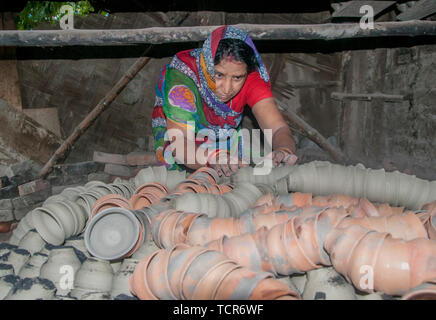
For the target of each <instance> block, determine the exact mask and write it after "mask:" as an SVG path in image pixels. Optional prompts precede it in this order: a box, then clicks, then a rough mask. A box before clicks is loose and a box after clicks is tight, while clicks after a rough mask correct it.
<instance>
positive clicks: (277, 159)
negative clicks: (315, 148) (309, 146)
mask: <svg viewBox="0 0 436 320" xmlns="http://www.w3.org/2000/svg"><path fill="white" fill-rule="evenodd" d="M269 156H270V157H271V158H272V163H273V167H277V166H278V165H279V164H285V165H293V164H295V162H297V160H298V157H297V156H296V155H295V154H294V153H293V152H292V151H291V149H289V148H286V147H279V148H277V149H276V150H274V151H273V152H271V154H270V155H269Z"/></svg>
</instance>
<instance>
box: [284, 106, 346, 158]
mask: <svg viewBox="0 0 436 320" xmlns="http://www.w3.org/2000/svg"><path fill="white" fill-rule="evenodd" d="M279 108H280V110H281V112H282V115H283V117H284V118H285V119H286V120H288V121H289V122H290V123H291V124H293V125H295V126H296V127H297V128H298V129H300V130H302V131H303V132H304V133H305V134H306V135H307V137H308V138H309V139H311V140H312V141H313V142H315V143H316V144H317V145H319V146H320V147H321V148H323V149H324V150H325V151H327V152H328V153H329V154H330V155H331V157H332V158H333V159H334V160H336V161H338V162H339V163H342V164H345V163H346V161H347V157H346V156H345V155H344V154H343V153H342V151H341V150H339V149H338V148H336V147H334V146H333V145H331V144H330V143H329V142H328V140H327V139H326V138H324V137H323V135H322V134H321V133H319V132H318V131H317V130H316V129H315V128H313V127H312V126H310V125H309V124H308V123H307V122H306V121H304V120H303V119H301V118H300V117H299V116H298V115H297V114H296V113H294V112H292V111H291V110H284V108H282V107H279Z"/></svg>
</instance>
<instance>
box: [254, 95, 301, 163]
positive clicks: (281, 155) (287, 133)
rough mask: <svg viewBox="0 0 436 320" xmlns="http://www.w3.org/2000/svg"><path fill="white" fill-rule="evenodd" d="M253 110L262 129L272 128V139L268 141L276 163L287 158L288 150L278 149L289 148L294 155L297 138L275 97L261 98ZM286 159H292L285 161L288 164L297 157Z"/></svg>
mask: <svg viewBox="0 0 436 320" xmlns="http://www.w3.org/2000/svg"><path fill="white" fill-rule="evenodd" d="M252 111H253V114H254V116H255V117H256V120H257V122H258V123H259V126H260V128H261V129H262V131H265V130H266V129H271V130H272V139H271V140H272V141H268V142H269V143H270V144H271V146H272V150H273V161H274V165H277V164H278V163H280V162H283V161H284V160H285V159H286V155H285V153H286V152H276V151H278V150H286V149H288V150H289V151H290V152H291V153H292V155H293V154H294V153H295V149H296V146H295V140H294V138H293V136H292V132H291V130H290V128H289V126H288V124H287V123H286V121H285V119H283V116H282V115H281V113H280V111H279V109H278V107H277V104H276V103H275V101H274V98H266V99H263V100H260V101H259V102H257V103H256V104H255V105H254V106H253V107H252ZM286 160H290V161H285V162H287V163H288V164H293V163H295V161H296V160H297V159H296V157H295V156H294V157H293V158H292V159H289V157H288V159H286ZM292 162H293V163H292Z"/></svg>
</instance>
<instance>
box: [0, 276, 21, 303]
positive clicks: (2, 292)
mask: <svg viewBox="0 0 436 320" xmlns="http://www.w3.org/2000/svg"><path fill="white" fill-rule="evenodd" d="M19 281H20V277H18V276H16V275H12V274H11V275H7V276H4V277H0V300H4V299H5V298H6V297H7V296H8V294H9V293H10V292H11V291H12V290H13V289H14V287H15V285H16V284H17V283H18V282H19Z"/></svg>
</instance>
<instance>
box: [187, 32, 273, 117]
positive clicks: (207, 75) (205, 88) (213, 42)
mask: <svg viewBox="0 0 436 320" xmlns="http://www.w3.org/2000/svg"><path fill="white" fill-rule="evenodd" d="M222 39H239V40H242V41H244V42H245V43H246V44H247V45H248V46H250V48H251V49H252V50H253V52H254V54H255V57H256V60H257V62H258V67H257V71H258V72H259V74H260V77H261V78H262V79H263V80H264V81H265V82H269V75H268V71H267V69H266V67H265V64H264V63H263V61H262V59H261V57H260V55H259V53H258V51H257V49H256V47H255V46H254V44H253V41H252V40H251V38H250V36H249V35H248V34H247V33H246V32H244V31H242V30H241V29H238V28H236V27H234V26H222V27H219V28H217V29H215V30H214V31H213V32H212V33H211V34H210V35H209V37H208V38H207V39H206V40H205V42H204V44H203V48H202V49H196V50H193V52H192V55H193V56H194V57H196V63H197V68H198V73H199V74H198V75H199V78H200V85H199V91H200V94H201V96H202V98H203V99H204V100H205V101H206V103H207V105H208V106H209V107H211V108H213V109H214V111H215V113H216V114H217V115H220V116H222V117H223V118H224V119H225V118H226V116H227V114H229V115H231V116H236V115H237V114H236V113H235V112H234V111H233V110H231V108H230V107H229V106H228V105H226V104H225V103H222V102H221V101H220V100H219V99H218V97H217V96H216V95H215V81H214V78H215V53H216V50H217V48H218V44H219V42H220V41H221V40H222Z"/></svg>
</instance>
